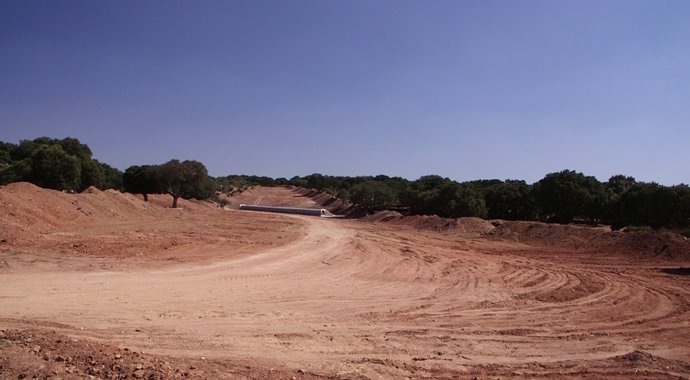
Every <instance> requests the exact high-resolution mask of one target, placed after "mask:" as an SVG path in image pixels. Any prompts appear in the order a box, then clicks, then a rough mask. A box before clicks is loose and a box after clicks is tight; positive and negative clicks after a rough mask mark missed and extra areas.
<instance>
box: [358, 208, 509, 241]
mask: <svg viewBox="0 0 690 380" xmlns="http://www.w3.org/2000/svg"><path fill="white" fill-rule="evenodd" d="M360 220H363V221H368V222H375V223H391V224H397V225H405V226H410V227H412V228H415V229H418V230H427V231H436V232H448V233H456V234H459V235H464V236H481V235H484V234H487V233H489V232H491V231H493V230H494V228H495V227H494V226H493V224H491V222H489V221H486V220H483V219H480V218H458V219H453V218H442V217H440V216H436V215H414V216H403V215H402V214H401V213H399V212H397V211H379V212H376V213H374V214H371V215H367V216H365V217H363V218H361V219H360Z"/></svg>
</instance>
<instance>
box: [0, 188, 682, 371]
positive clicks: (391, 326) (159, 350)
mask: <svg viewBox="0 0 690 380" xmlns="http://www.w3.org/2000/svg"><path fill="white" fill-rule="evenodd" d="M26 193H30V194H32V198H31V202H33V204H34V205H35V207H37V208H42V209H47V210H43V212H45V213H51V214H50V215H46V216H41V215H40V213H39V212H38V211H36V212H34V213H33V214H31V213H28V211H27V209H28V208H29V206H28V205H24V203H22V202H23V200H22V199H24V198H25V197H26ZM56 193H57V192H48V191H46V190H42V189H36V188H33V187H31V186H30V185H24V187H21V186H17V187H14V188H10V189H7V188H3V189H0V195H2V198H0V207H4V208H5V210H4V211H5V214H6V215H8V213H14V214H15V215H14V216H13V217H12V216H6V219H4V220H3V227H4V231H3V232H2V234H4V235H6V236H7V237H3V236H2V235H0V239H2V240H4V242H3V243H1V244H0V264H2V265H1V266H0V378H3V379H4V378H8V379H9V378H22V376H25V377H26V378H32V377H37V378H63V379H65V378H89V376H91V377H92V378H152V379H153V378H276V379H277V378H288V379H290V378H293V377H294V378H298V379H299V378H348V379H349V378H352V379H367V378H395V379H398V378H473V377H476V378H504V377H520V378H522V377H528V378H534V377H541V378H581V377H588V378H621V379H623V378H631V377H639V378H688V377H689V376H690V277H688V276H683V275H673V274H668V273H664V272H662V271H661V269H662V268H676V267H688V266H690V259H689V256H688V255H687V254H682V252H681V254H680V255H675V256H674V257H673V258H665V257H660V256H659V255H650V256H648V257H640V255H632V254H629V252H628V251H627V250H626V249H621V250H615V249H609V250H607V251H604V252H602V251H601V249H573V250H568V249H565V248H562V247H554V246H553V245H551V246H546V245H542V246H540V245H538V244H525V243H524V242H521V241H516V240H515V239H506V238H505V237H504V236H494V235H491V234H490V233H489V234H481V235H480V234H463V233H458V232H457V230H450V231H445V232H435V231H429V230H423V229H422V230H420V229H419V228H415V227H413V226H409V225H404V224H400V223H397V224H396V223H386V222H367V221H354V220H343V219H322V218H317V217H303V216H286V215H274V214H268V213H258V212H247V211H238V210H221V209H213V208H211V207H209V206H208V205H204V204H198V203H192V202H187V203H184V204H183V206H184V207H185V209H184V210H171V209H167V208H166V204H165V202H166V199H165V198H164V197H162V196H160V197H159V198H156V197H154V199H153V200H152V202H150V203H148V204H145V203H144V202H143V201H142V200H141V199H138V198H134V197H133V196H130V195H126V196H127V197H131V198H128V199H127V201H128V202H131V204H132V205H135V206H136V207H139V208H141V210H144V211H141V210H140V211H141V212H138V213H131V212H129V211H126V210H129V209H128V208H131V207H134V206H127V204H122V205H120V204H117V205H114V204H108V205H107V206H106V207H105V210H106V211H102V209H103V207H100V206H99V205H101V204H102V203H103V202H104V200H101V198H102V199H106V198H107V197H106V195H107V194H104V193H96V194H80V195H67V194H61V193H57V194H56ZM19 194H23V195H19ZM111 195H113V196H116V197H119V195H117V194H111ZM89 196H92V198H93V197H101V198H98V199H92V198H88V197H89ZM107 196H108V197H109V196H110V195H107ZM122 196H125V195H122ZM22 197H24V198H22ZM70 197H71V198H70ZM89 199H91V203H89V202H87V200H89ZM107 199H110V198H107ZM74 200H78V201H79V202H81V204H80V206H76V207H82V210H87V211H89V210H90V211H89V212H90V213H91V214H90V215H85V216H75V217H74V218H71V217H69V215H72V211H73V208H70V207H71V206H69V204H72V203H71V202H72V201H74ZM63 201H65V202H70V203H64V205H63V206H59V205H60V204H61V203H60V202H63ZM42 202H50V205H52V206H50V205H48V204H46V205H43V206H42ZM239 203H259V204H274V205H291V206H298V207H309V206H313V207H320V206H319V205H317V204H316V203H315V202H314V201H313V200H311V199H309V198H308V197H305V196H303V195H300V194H299V193H297V192H295V191H292V190H289V189H285V188H272V189H271V188H269V189H267V188H255V189H252V190H248V191H247V192H245V193H243V194H242V195H241V199H240V198H238V199H235V200H234V201H233V204H235V205H237V204H239ZM56 204H57V205H58V206H55V205H56ZM18 205H19V206H18ZM20 206H21V207H20ZM73 206H74V205H73ZM87 206H88V207H87ZM51 207H53V208H55V207H57V209H56V210H57V211H56V210H52V211H51V209H50V208H51ZM89 207H90V208H89ZM82 210H79V211H82ZM56 213H62V214H60V215H61V216H60V217H57V218H53V219H55V220H53V219H51V218H52V216H51V215H53V214H56ZM110 214H112V215H110ZM26 215H30V216H31V218H33V219H31V220H30V221H29V222H26V220H24V219H22V218H25V219H26V218H29V217H28V216H26ZM118 215H120V216H121V217H118ZM70 218H71V219H70ZM29 219H30V218H29ZM22 220H24V222H22ZM27 220H28V219H27ZM474 223H478V222H474ZM173 242H174V243H173ZM532 243H533V242H532ZM682 247H687V244H686V245H684V246H682Z"/></svg>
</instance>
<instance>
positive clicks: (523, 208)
mask: <svg viewBox="0 0 690 380" xmlns="http://www.w3.org/2000/svg"><path fill="white" fill-rule="evenodd" d="M220 180H222V181H227V182H230V183H232V182H235V183H237V182H242V181H244V182H249V183H251V178H249V177H247V176H228V177H223V178H221V179H220ZM261 182H262V183H261V184H262V185H264V186H266V185H268V186H271V185H285V184H289V185H294V186H302V187H308V188H314V189H317V190H321V191H324V192H327V193H329V194H331V195H333V196H334V197H337V198H340V199H344V200H348V201H350V202H352V203H353V204H355V205H357V206H359V207H363V208H366V209H367V210H369V211H377V210H396V211H400V212H402V213H403V214H406V215H438V216H441V217H448V218H458V217H467V216H473V217H479V218H484V219H504V220H526V221H541V222H547V223H561V224H567V223H573V222H576V223H583V224H591V225H596V224H600V223H605V224H610V225H611V226H612V227H613V228H614V229H620V228H623V227H627V226H649V227H651V228H654V229H659V228H671V229H677V230H681V231H684V233H686V234H687V233H688V231H689V230H690V187H688V185H684V184H681V185H677V186H662V185H659V184H657V183H653V182H652V183H647V182H638V181H636V180H635V178H633V177H630V176H625V175H614V176H612V177H611V178H609V180H608V181H606V182H600V181H599V180H597V179H596V178H595V177H593V176H587V175H585V174H583V173H579V172H576V171H573V170H563V171H560V172H554V173H549V174H547V175H545V176H544V178H542V179H541V180H539V181H537V182H536V183H534V184H528V183H526V182H525V181H523V180H505V181H503V180H498V179H491V180H476V181H467V182H457V181H454V180H452V179H449V178H444V177H441V176H437V175H428V176H423V177H420V178H419V179H417V180H413V181H410V180H407V179H405V178H401V177H388V176H385V175H379V176H361V177H339V176H327V175H322V174H318V173H315V174H311V175H308V176H305V177H299V176H297V177H293V178H291V179H289V180H287V179H284V178H282V179H277V180H275V183H273V184H272V183H271V182H270V181H267V180H266V179H265V177H264V178H263V179H262V180H261ZM257 184H258V183H257Z"/></svg>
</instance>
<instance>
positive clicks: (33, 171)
mask: <svg viewBox="0 0 690 380" xmlns="http://www.w3.org/2000/svg"><path fill="white" fill-rule="evenodd" d="M30 165H31V168H30V170H29V173H28V178H29V179H30V180H31V182H32V183H34V184H36V185H37V186H41V187H45V188H49V189H55V190H71V191H76V190H79V188H80V179H81V165H80V162H79V160H78V159H77V158H76V157H74V156H72V155H69V154H67V153H65V151H64V150H63V149H62V148H61V147H60V146H59V145H44V146H41V147H39V148H38V149H37V150H36V151H35V152H34V153H33V154H32V155H31V159H30Z"/></svg>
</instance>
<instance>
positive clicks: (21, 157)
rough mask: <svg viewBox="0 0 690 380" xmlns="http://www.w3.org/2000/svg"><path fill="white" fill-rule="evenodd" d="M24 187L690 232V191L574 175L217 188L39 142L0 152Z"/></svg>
mask: <svg viewBox="0 0 690 380" xmlns="http://www.w3.org/2000/svg"><path fill="white" fill-rule="evenodd" d="M17 181H27V182H31V183H34V184H36V185H38V186H41V187H45V188H51V189H56V190H66V191H83V190H85V189H86V188H88V187H89V186H95V187H97V188H100V189H107V188H113V189H119V190H124V191H127V192H131V193H136V194H143V196H144V199H145V200H147V199H148V194H170V195H171V196H172V197H173V204H172V205H173V207H176V206H177V202H178V199H179V198H185V199H189V198H196V199H208V198H214V197H216V195H217V194H219V193H225V194H229V195H231V194H233V193H234V192H237V191H243V190H244V189H246V188H248V187H251V186H255V185H261V186H288V185H290V186H300V187H306V188H312V189H316V190H320V191H323V192H326V193H329V194H331V195H333V196H334V197H337V198H340V199H343V200H346V201H349V202H351V203H353V204H354V205H356V206H357V207H359V208H362V209H366V210H368V211H370V212H373V211H377V210H397V211H400V212H402V213H403V214H406V215H438V216H441V217H450V218H457V217H463V216H474V217H480V218H485V219H505V220H533V221H543V222H549V223H572V222H578V223H588V224H598V223H606V224H610V225H611V226H612V227H613V228H616V229H618V228H622V227H626V226H649V227H652V228H655V229H659V228H672V229H679V230H685V231H686V233H687V231H689V230H690V188H689V187H688V186H687V185H677V186H662V185H659V184H656V183H646V182H638V181H636V180H635V178H633V177H629V176H624V175H615V176H612V177H611V178H609V180H608V181H606V182H600V181H599V180H597V179H596V178H595V177H592V176H587V175H585V174H583V173H579V172H576V171H572V170H563V171H560V172H555V173H549V174H547V175H546V176H544V178H542V179H541V180H539V181H537V182H536V183H533V184H528V183H526V182H525V181H522V180H505V181H503V180H498V179H491V180H476V181H467V182H457V181H454V180H452V179H449V178H444V177H441V176H437V175H428V176H423V177H420V178H419V179H416V180H408V179H405V178H401V177H388V176H385V175H379V176H359V177H346V176H329V175H322V174H318V173H315V174H311V175H308V176H304V177H300V176H295V177H292V178H290V179H287V178H276V179H274V178H271V177H265V176H248V175H229V176H223V177H215V178H213V177H210V176H209V175H208V173H207V170H206V167H205V166H204V165H203V164H202V163H200V162H198V161H193V160H185V161H179V160H170V161H168V162H166V163H164V164H159V165H134V166H131V167H129V168H127V169H126V170H125V171H124V172H121V171H119V170H118V169H116V168H113V167H111V166H109V165H107V164H104V163H101V162H99V161H97V160H95V159H93V158H92V152H91V150H90V149H89V147H88V146H87V145H86V144H82V143H80V142H79V140H77V139H75V138H70V137H68V138H65V139H62V140H58V139H50V138H47V137H41V138H37V139H35V140H24V141H21V142H20V143H19V144H11V143H4V142H0V185H3V184H7V183H10V182H17ZM216 199H217V200H218V198H216Z"/></svg>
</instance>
